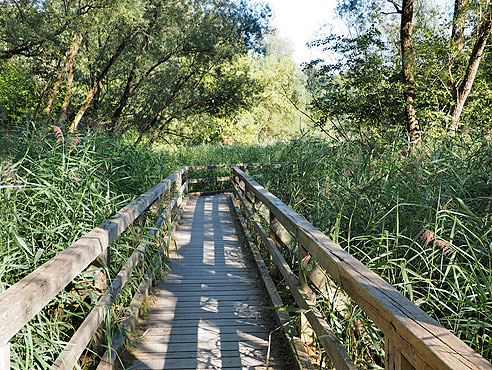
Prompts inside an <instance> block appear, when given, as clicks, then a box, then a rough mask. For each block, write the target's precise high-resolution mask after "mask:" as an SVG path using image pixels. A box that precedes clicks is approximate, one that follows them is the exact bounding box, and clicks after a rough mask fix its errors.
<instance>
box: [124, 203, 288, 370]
mask: <svg viewBox="0 0 492 370" xmlns="http://www.w3.org/2000/svg"><path fill="white" fill-rule="evenodd" d="M174 243H175V244H174V245H172V246H171V248H172V252H171V254H170V262H169V264H168V266H169V268H168V270H167V272H166V275H165V279H164V281H161V282H160V283H159V284H158V286H157V294H156V299H155V302H154V304H153V305H152V306H151V307H150V309H149V312H148V316H147V322H146V323H145V325H146V327H145V329H146V330H145V332H144V335H143V338H142V340H141V342H139V343H138V344H137V347H136V348H135V349H134V351H132V356H131V360H130V361H129V362H128V363H127V366H126V367H127V369H130V368H131V369H223V368H228V369H265V368H266V362H267V351H268V342H269V340H268V338H269V332H270V330H271V329H272V328H271V327H270V323H269V322H268V317H269V315H268V314H266V309H265V308H264V306H265V305H268V302H267V301H266V299H265V297H264V295H263V291H262V290H261V289H260V287H259V285H258V284H259V283H258V281H257V273H256V271H255V270H254V268H253V266H252V264H248V263H247V258H246V257H245V253H243V246H242V245H241V242H240V240H239V238H238V236H237V230H236V226H235V224H234V221H233V217H232V214H231V205H230V200H229V195H224V194H222V195H214V196H202V197H199V198H195V199H191V200H190V202H189V203H188V205H187V207H186V210H185V213H184V217H183V222H182V224H181V225H180V226H179V227H178V230H177V232H176V234H175V237H174ZM269 365H270V368H280V366H278V365H279V364H278V359H276V360H275V361H273V359H270V360H269Z"/></svg>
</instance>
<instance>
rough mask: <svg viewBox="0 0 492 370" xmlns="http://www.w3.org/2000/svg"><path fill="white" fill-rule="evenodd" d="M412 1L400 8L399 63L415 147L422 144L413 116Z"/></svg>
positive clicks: (415, 119)
mask: <svg viewBox="0 0 492 370" xmlns="http://www.w3.org/2000/svg"><path fill="white" fill-rule="evenodd" d="M412 28H413V0H403V3H402V8H401V28H400V37H401V61H402V79H403V97H404V99H405V113H406V119H407V131H408V133H409V134H410V141H411V142H412V144H413V145H414V146H416V147H418V146H420V145H421V144H422V136H421V131H420V125H419V121H418V120H417V117H416V115H415V108H414V103H415V76H414V64H415V50H414V48H413V36H412Z"/></svg>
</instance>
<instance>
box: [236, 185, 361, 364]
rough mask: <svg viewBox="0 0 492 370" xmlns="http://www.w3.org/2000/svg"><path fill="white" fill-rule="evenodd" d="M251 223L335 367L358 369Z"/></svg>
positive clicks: (273, 248)
mask: <svg viewBox="0 0 492 370" xmlns="http://www.w3.org/2000/svg"><path fill="white" fill-rule="evenodd" d="M236 193H237V194H239V190H238V189H237V188H236ZM239 200H240V203H241V208H242V209H243V211H245V213H246V216H247V217H248V218H252V217H253V216H254V213H253V212H252V210H251V209H250V208H249V207H248V205H247V204H246V202H245V201H244V198H243V197H242V196H241V195H240V194H239ZM251 223H252V224H253V226H254V228H255V230H256V232H257V233H258V234H259V235H260V237H261V240H262V241H263V245H265V247H266V248H267V249H268V251H269V252H270V255H271V256H272V259H273V261H274V262H275V264H276V265H277V267H278V270H279V272H280V273H281V274H282V276H283V277H284V279H285V281H286V283H287V285H288V286H289V288H290V290H289V291H290V293H291V294H292V296H293V297H294V299H295V301H296V302H297V304H298V305H299V307H300V308H302V309H304V310H305V312H304V314H305V316H306V317H307V319H308V320H309V323H310V324H311V325H312V327H313V329H314V331H315V332H316V335H317V337H318V340H319V341H320V342H321V344H322V345H323V347H324V348H325V351H326V354H327V355H328V356H329V357H330V360H331V361H332V362H333V364H334V365H335V367H336V368H337V369H339V370H341V369H344V370H356V369H357V367H356V366H355V365H354V363H353V362H352V360H351V359H350V356H349V355H348V354H347V351H346V350H345V348H344V347H343V346H342V345H341V344H340V342H339V341H338V338H337V337H336V336H335V334H333V332H332V331H331V329H330V328H329V325H328V324H327V323H326V321H325V319H324V317H323V315H322V314H321V312H320V311H319V310H318V309H317V308H316V307H315V306H313V305H312V303H311V302H312V298H311V297H310V296H309V295H308V293H307V292H306V291H304V289H303V288H302V286H301V284H300V283H299V281H298V280H297V277H296V276H295V275H294V273H293V272H292V271H291V269H290V267H289V265H288V264H287V262H286V261H285V259H284V258H283V256H282V254H281V253H280V251H279V250H278V249H277V247H276V246H275V244H274V243H273V241H272V240H271V239H270V238H269V237H268V235H267V233H266V231H265V230H263V228H262V227H261V225H259V224H258V223H257V222H254V221H252V222H251Z"/></svg>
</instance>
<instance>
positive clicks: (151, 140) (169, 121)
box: [148, 116, 175, 147]
mask: <svg viewBox="0 0 492 370" xmlns="http://www.w3.org/2000/svg"><path fill="white" fill-rule="evenodd" d="M174 118H175V117H174V116H171V117H169V118H168V119H167V120H166V122H164V123H163V124H162V126H161V127H159V129H158V130H156V131H155V132H154V133H153V134H152V137H151V138H150V141H149V143H148V146H149V147H150V146H151V145H152V143H153V142H154V141H156V140H157V138H158V137H159V136H161V135H162V133H163V132H164V130H165V129H166V127H167V126H169V124H170V123H171V122H172V120H173V119H174Z"/></svg>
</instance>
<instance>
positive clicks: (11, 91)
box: [0, 61, 36, 128]
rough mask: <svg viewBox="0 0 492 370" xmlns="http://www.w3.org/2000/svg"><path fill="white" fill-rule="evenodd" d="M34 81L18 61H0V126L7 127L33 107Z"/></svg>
mask: <svg viewBox="0 0 492 370" xmlns="http://www.w3.org/2000/svg"><path fill="white" fill-rule="evenodd" d="M35 96H36V82H35V80H34V79H33V78H32V77H31V76H29V74H28V73H27V71H26V70H25V68H24V66H23V65H22V64H20V63H5V62H2V61H0V127H4V128H6V127H9V126H11V125H12V124H14V123H17V122H19V120H20V119H21V117H23V116H24V115H25V114H27V113H28V112H29V111H30V110H31V109H32V108H33V101H34V99H35Z"/></svg>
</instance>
